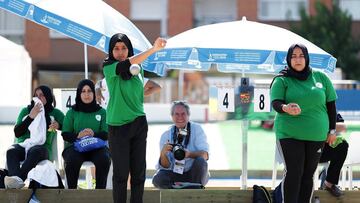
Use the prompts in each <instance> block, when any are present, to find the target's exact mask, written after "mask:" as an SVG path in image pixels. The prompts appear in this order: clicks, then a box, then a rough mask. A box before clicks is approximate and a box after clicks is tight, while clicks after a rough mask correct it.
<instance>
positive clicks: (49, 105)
mask: <svg viewBox="0 0 360 203" xmlns="http://www.w3.org/2000/svg"><path fill="white" fill-rule="evenodd" d="M37 90H41V91H42V92H43V94H44V97H45V99H46V104H45V105H44V109H45V118H46V125H47V126H49V125H50V123H51V119H50V116H49V113H50V112H52V111H53V110H54V107H55V106H56V100H55V98H54V95H53V94H52V91H51V89H50V88H49V87H48V86H46V85H40V86H39V87H37V88H35V90H34V94H33V96H34V97H36V94H35V93H36V91H37ZM34 105H35V102H34V101H33V100H31V103H30V105H28V106H27V108H28V110H29V112H30V111H31V109H32V108H33V107H34Z"/></svg>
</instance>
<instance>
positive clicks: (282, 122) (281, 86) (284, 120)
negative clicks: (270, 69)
mask: <svg viewBox="0 0 360 203" xmlns="http://www.w3.org/2000/svg"><path fill="white" fill-rule="evenodd" d="M276 99H279V100H284V101H285V103H286V104H287V103H297V104H298V105H299V106H300V108H301V113H300V114H299V115H297V116H291V115H289V114H287V113H277V114H276V116H275V126H274V128H275V132H276V138H277V139H282V138H294V139H298V140H309V141H324V140H326V137H327V133H328V131H329V117H328V114H327V108H326V103H327V102H330V101H334V100H336V99H337V96H336V92H335V89H334V87H333V85H332V83H331V81H330V80H329V78H328V77H327V76H326V75H325V74H324V73H322V72H320V71H316V70H312V73H311V74H310V76H309V77H308V78H307V79H306V80H305V81H301V80H298V79H295V78H291V77H277V78H275V80H274V82H273V85H272V87H271V101H274V100H276Z"/></svg>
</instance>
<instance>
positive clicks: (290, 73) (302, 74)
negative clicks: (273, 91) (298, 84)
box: [270, 44, 311, 88]
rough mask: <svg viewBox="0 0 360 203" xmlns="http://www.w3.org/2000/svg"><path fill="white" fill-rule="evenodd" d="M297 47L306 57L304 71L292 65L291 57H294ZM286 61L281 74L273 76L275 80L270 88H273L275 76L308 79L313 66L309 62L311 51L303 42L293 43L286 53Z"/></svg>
mask: <svg viewBox="0 0 360 203" xmlns="http://www.w3.org/2000/svg"><path fill="white" fill-rule="evenodd" d="M296 47H298V48H300V49H301V51H302V53H303V54H304V57H305V68H304V69H303V70H302V71H296V70H295V69H294V68H293V67H292V66H291V57H292V54H293V52H294V49H295V48H296ZM286 63H287V67H285V68H284V69H282V70H281V71H280V72H279V74H278V75H277V76H275V77H274V78H273V80H272V82H271V84H270V88H271V86H272V83H273V82H274V80H275V78H277V77H279V76H284V77H292V78H296V79H298V80H306V79H307V78H308V77H309V75H310V73H311V68H310V67H309V63H310V58H309V52H308V50H307V48H306V47H305V46H304V45H303V44H293V45H291V46H290V47H289V50H288V52H287V55H286Z"/></svg>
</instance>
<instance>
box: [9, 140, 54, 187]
mask: <svg viewBox="0 0 360 203" xmlns="http://www.w3.org/2000/svg"><path fill="white" fill-rule="evenodd" d="M46 159H49V152H48V150H47V149H46V148H45V147H44V146H43V145H37V146H33V147H32V148H30V149H29V151H28V152H27V155H26V157H25V148H23V147H21V146H20V145H19V144H14V145H11V147H10V148H9V149H8V150H7V151H6V164H7V168H8V171H9V176H18V177H20V178H21V179H23V180H26V178H27V174H28V173H29V171H30V170H31V169H33V168H34V167H35V166H36V165H37V164H38V163H39V162H40V161H42V160H46ZM22 161H24V162H23V163H22V164H21V167H20V163H21V162H22Z"/></svg>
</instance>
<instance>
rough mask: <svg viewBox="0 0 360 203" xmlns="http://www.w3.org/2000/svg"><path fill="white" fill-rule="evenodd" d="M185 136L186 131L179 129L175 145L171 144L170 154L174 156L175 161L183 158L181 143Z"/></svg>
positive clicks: (183, 149)
mask: <svg viewBox="0 0 360 203" xmlns="http://www.w3.org/2000/svg"><path fill="white" fill-rule="evenodd" d="M186 135H187V130H186V129H179V133H178V135H177V143H174V144H171V146H173V149H172V153H173V154H174V158H175V159H176V160H179V161H181V160H183V159H184V158H185V148H184V146H183V145H182V142H183V140H184V137H185V136H186Z"/></svg>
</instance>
